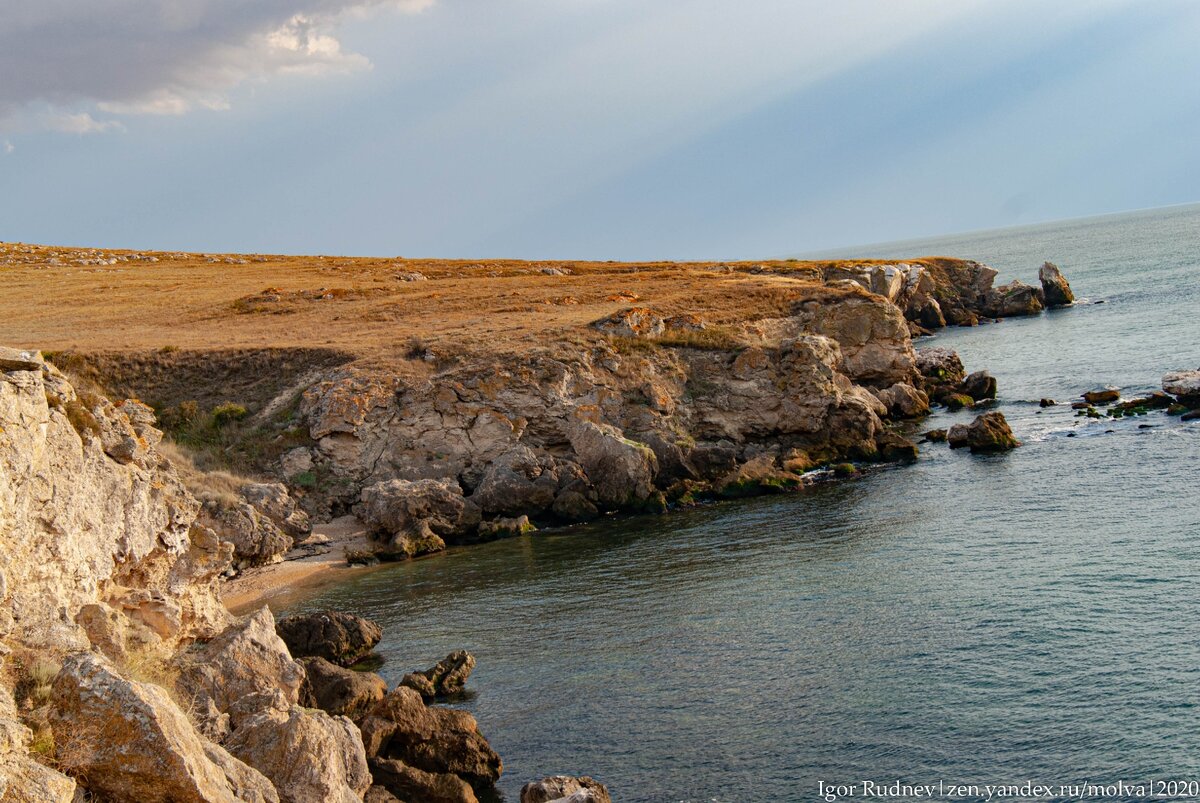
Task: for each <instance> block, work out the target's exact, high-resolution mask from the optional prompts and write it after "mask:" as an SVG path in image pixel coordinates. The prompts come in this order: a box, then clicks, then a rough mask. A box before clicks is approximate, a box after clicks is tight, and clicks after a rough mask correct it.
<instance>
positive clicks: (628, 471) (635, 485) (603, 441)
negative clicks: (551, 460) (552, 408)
mask: <svg viewBox="0 0 1200 803" xmlns="http://www.w3.org/2000/svg"><path fill="white" fill-rule="evenodd" d="M567 434H568V437H569V438H570V441H571V448H572V449H573V450H574V451H575V454H576V456H577V457H578V460H579V464H580V465H581V466H583V470H584V471H586V472H587V476H588V478H589V479H590V480H591V482H592V485H593V487H594V488H595V491H596V495H597V497H598V501H600V502H601V503H602V504H604V505H607V506H609V507H615V508H624V507H631V506H634V505H636V504H637V503H639V502H643V501H645V500H646V498H647V497H649V496H650V493H651V492H652V491H653V490H654V477H655V475H656V474H657V473H658V459H657V458H656V457H655V456H654V451H653V450H652V449H650V447H648V446H646V445H645V444H641V443H637V442H636V441H631V440H628V439H627V438H625V437H624V436H623V435H622V434H621V431H620V430H618V429H617V428H615V427H612V426H609V425H608V424H598V423H595V422H592V421H587V420H584V419H576V420H575V421H574V422H573V424H572V426H571V427H570V429H569V431H568V433H567Z"/></svg>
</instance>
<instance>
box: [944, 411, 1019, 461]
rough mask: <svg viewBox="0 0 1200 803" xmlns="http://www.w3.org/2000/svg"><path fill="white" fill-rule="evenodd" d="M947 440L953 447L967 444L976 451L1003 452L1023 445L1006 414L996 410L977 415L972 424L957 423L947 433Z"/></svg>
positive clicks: (956, 447)
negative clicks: (1005, 418) (1005, 417)
mask: <svg viewBox="0 0 1200 803" xmlns="http://www.w3.org/2000/svg"><path fill="white" fill-rule="evenodd" d="M946 441H947V442H948V443H949V444H950V448H951V449H958V448H961V447H964V446H966V447H968V448H970V450H971V451H972V452H976V453H989V452H1003V451H1007V450H1009V449H1015V448H1016V447H1018V446H1020V445H1021V442H1020V441H1019V440H1017V439H1016V436H1014V435H1013V431H1012V429H1010V428H1009V426H1008V422H1007V421H1005V420H1004V414H1003V413H1001V412H998V411H994V410H993V411H992V412H988V413H984V414H983V415H981V416H978V417H976V419H975V420H974V421H972V422H971V423H970V424H955V425H954V426H953V427H951V428H950V431H949V432H948V433H946Z"/></svg>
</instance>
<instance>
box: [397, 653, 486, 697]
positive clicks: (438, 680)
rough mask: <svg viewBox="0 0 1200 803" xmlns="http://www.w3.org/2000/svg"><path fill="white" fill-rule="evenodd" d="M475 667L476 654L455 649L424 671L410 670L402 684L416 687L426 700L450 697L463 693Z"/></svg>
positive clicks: (412, 687) (401, 680)
mask: <svg viewBox="0 0 1200 803" xmlns="http://www.w3.org/2000/svg"><path fill="white" fill-rule="evenodd" d="M474 668H475V656H473V655H471V653H469V652H467V651H466V650H455V651H454V652H452V653H450V654H449V655H447V656H446V657H445V658H443V659H442V660H440V661H438V662H437V663H436V664H434V665H433V666H432V667H430V668H429V669H426V670H425V671H424V672H409V673H408V674H407V675H405V676H404V677H403V678H401V679H400V685H401V686H407V687H408V688H410V689H415V690H416V691H417V692H418V693H419V694H420V695H421V697H422V698H424V699H425V700H426V701H429V700H433V699H434V698H437V697H448V696H451V695H455V694H461V693H462V690H463V689H464V688H465V687H466V685H467V678H469V677H470V676H471V670H473V669H474Z"/></svg>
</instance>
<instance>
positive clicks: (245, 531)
mask: <svg viewBox="0 0 1200 803" xmlns="http://www.w3.org/2000/svg"><path fill="white" fill-rule="evenodd" d="M197 521H198V522H199V523H200V525H201V526H204V527H208V528H209V529H211V530H212V531H213V532H215V533H216V534H217V537H218V538H220V539H221V540H222V541H225V542H227V543H230V544H233V558H234V566H235V567H236V568H239V569H243V568H248V567H251V566H265V565H268V564H271V563H279V562H280V561H281V560H283V556H284V555H285V554H286V553H287V551H288V550H289V549H291V548H292V544H293V543H294V542H293V540H292V537H291V536H289V535H288V534H286V533H285V532H284V531H283V530H281V529H280V528H279V525H278V524H277V523H276V522H275V521H273V520H272V519H271V518H270V517H269V516H267V515H265V514H264V513H261V512H260V511H259V510H258V509H257V508H256V507H254V505H252V504H250V503H249V502H245V501H242V500H240V499H232V500H231V499H224V498H211V499H207V500H205V502H204V507H203V508H201V510H200V515H199V517H198V518H197Z"/></svg>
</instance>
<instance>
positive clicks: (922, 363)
mask: <svg viewBox="0 0 1200 803" xmlns="http://www.w3.org/2000/svg"><path fill="white" fill-rule="evenodd" d="M917 371H919V372H920V374H921V376H923V377H925V378H926V379H927V380H929V381H930V382H931V383H932V384H935V385H953V384H955V383H957V382H961V381H962V379H963V377H965V376H966V375H967V372H966V370H965V369H964V368H963V364H962V360H961V359H959V356H958V353H957V352H955V351H952V350H950V349H946V348H941V347H940V346H933V347H930V348H924V349H917Z"/></svg>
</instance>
